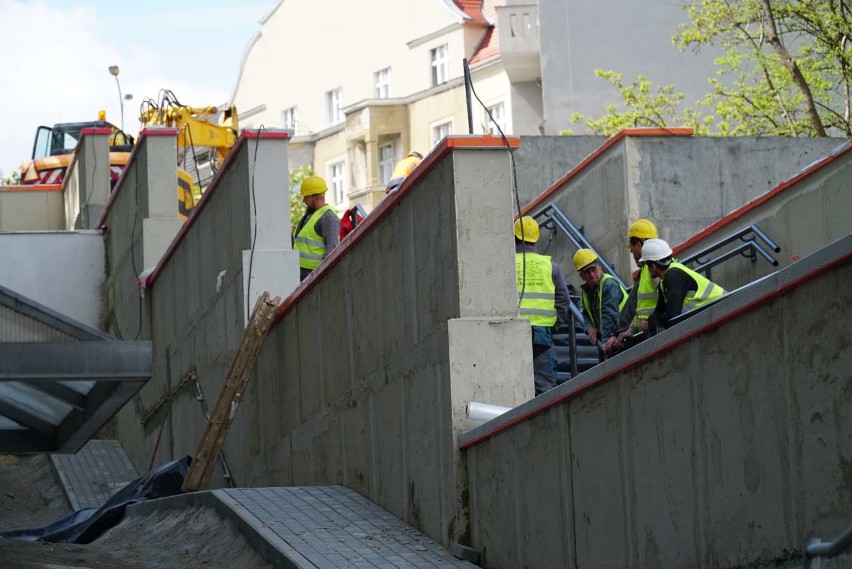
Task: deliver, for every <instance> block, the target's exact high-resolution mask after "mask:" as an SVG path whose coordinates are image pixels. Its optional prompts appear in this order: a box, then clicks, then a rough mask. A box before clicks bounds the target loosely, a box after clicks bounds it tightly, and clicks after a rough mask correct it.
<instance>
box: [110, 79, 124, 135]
mask: <svg viewBox="0 0 852 569" xmlns="http://www.w3.org/2000/svg"><path fill="white" fill-rule="evenodd" d="M109 73H110V75H112V76H113V77H115V84H116V85H117V86H118V102H119V104H120V105H121V131H122V132H124V97H122V96H121V83H119V82H118V65H110V66H109Z"/></svg>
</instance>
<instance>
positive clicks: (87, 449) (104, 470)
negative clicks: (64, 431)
mask: <svg viewBox="0 0 852 569" xmlns="http://www.w3.org/2000/svg"><path fill="white" fill-rule="evenodd" d="M50 460H51V462H52V463H53V468H54V469H55V470H56V474H57V476H58V477H59V481H60V483H61V484H62V488H63V489H64V490H65V495H66V497H67V498H68V502H69V504H71V508H72V509H74V510H81V509H83V508H100V507H101V506H103V505H104V504H105V503H106V501H107V500H108V499H109V498H110V496H112V495H113V494H115V493H116V492H118V491H119V490H120V489H122V488H124V487H125V486H126V485H127V484H128V483H129V482H131V481H133V480H135V479H136V478H137V477H138V476H139V475H138V473H137V472H136V469H135V468H134V467H133V464H132V463H131V462H130V459H129V458H128V456H127V454H126V453H125V452H124V449H122V448H121V445H119V444H118V441H107V440H93V441H89V442H88V443H86V445H85V446H84V447H83V448H82V449H80V451H79V452H77V454H52V455H50Z"/></svg>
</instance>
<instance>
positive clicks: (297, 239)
mask: <svg viewBox="0 0 852 569" xmlns="http://www.w3.org/2000/svg"><path fill="white" fill-rule="evenodd" d="M327 211H332V207H331V206H330V205H325V206H323V207H321V208H319V209H318V210H316V211H315V212H314V213H313V214H312V215H311V217H310V218H309V219H308V221H306V222H305V224H304V225H303V226H302V228H301V229H300V230H299V231H298V233H296V234H295V235H294V237H293V249H295V250H296V251H298V252H299V267H301V268H303V269H308V270H311V271H312V270H314V269H316V268H317V267H318V266H319V264H320V262H321V261H322V257H323V255H324V254H325V242H323V240H322V236H320V234H319V233H317V231H316V225H317V222H318V221H319V219H320V218H321V217H322V216H323V215H324V214H325V212H327Z"/></svg>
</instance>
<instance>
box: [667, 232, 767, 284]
mask: <svg viewBox="0 0 852 569" xmlns="http://www.w3.org/2000/svg"><path fill="white" fill-rule="evenodd" d="M748 235H751V236H750V237H748V238H746V236H748ZM757 239H760V240H761V241H763V242H764V243H766V245H767V246H768V247H769V248H770V249H771V250H772V251H775V252H776V253H780V252H781V247H779V246H778V244H777V243H775V241H773V240H772V239H770V238H769V236H768V235H766V233H764V232H763V231H762V230H761V229H760V228H759V227H758V226H757V225H749V226H748V227H744V228H742V229H740V230H739V231H737V232H735V233H732V234H731V235H728V236H727V237H725V238H724V239H721V240H719V241H717V242H715V243H713V244H712V245H709V246H707V247H705V248H704V249H702V250H700V251H698V252H697V253H693V254H691V255H689V256H687V257H684V258H683V259H681V260H680V262H681V263H682V264H684V265H688V264H689V263H698V265H697V266H696V267H695V271H697V272H699V273H702V272H703V273H706V274H707V275H709V274H710V269H711V268H712V267H714V266H716V265H718V264H720V263H723V262H724V261H727V260H728V259H730V258H732V257H736V256H737V255H743V256H744V257H748V258H749V259H750V260H751V262H752V263H756V262H757V255H758V254H759V255H760V256H761V257H763V258H764V259H765V260H766V262H767V263H769V264H770V265H772V266H773V267H777V266H778V260H777V259H776V258H775V257H773V256H772V255H770V254H769V252H768V251H767V250H766V249H764V247H763V245H761V244H760V243H759V242H758V241H757ZM737 240H740V241H742V242H743V243H742V244H740V245H738V246H737V247H735V248H734V249H731V250H729V251H726V252H725V253H723V254H722V255H720V256H719V257H717V258H715V259H709V260H708V261H706V262H703V263H702V262H701V261H700V258H701V257H706V256H707V255H709V254H710V253H712V252H714V251H716V250H717V249H721V248H722V247H724V246H725V245H727V244H729V243H731V242H733V241H737Z"/></svg>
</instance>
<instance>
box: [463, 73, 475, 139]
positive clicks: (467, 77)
mask: <svg viewBox="0 0 852 569" xmlns="http://www.w3.org/2000/svg"><path fill="white" fill-rule="evenodd" d="M462 64H463V65H464V94H465V99H466V100H467V131H468V134H473V103H472V101H471V100H470V84H471V79H470V66H469V65H468V63H467V58H466V57H465V58H464V59H463V60H462Z"/></svg>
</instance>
